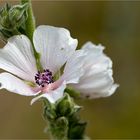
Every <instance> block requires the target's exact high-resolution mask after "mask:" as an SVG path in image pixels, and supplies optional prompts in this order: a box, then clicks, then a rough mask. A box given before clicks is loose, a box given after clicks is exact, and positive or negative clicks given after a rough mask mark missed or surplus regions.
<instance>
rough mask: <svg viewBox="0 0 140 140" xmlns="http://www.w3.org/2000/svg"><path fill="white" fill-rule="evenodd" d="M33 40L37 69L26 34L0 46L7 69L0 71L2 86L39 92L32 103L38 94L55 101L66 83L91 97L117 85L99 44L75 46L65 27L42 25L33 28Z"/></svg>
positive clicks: (25, 92)
mask: <svg viewBox="0 0 140 140" xmlns="http://www.w3.org/2000/svg"><path fill="white" fill-rule="evenodd" d="M33 44H34V47H35V49H36V51H37V52H38V53H40V62H41V65H42V67H43V69H44V70H43V71H38V70H37V67H36V60H35V57H34V52H33V48H32V44H31V42H30V40H29V39H28V38H27V37H26V36H25V35H17V36H13V37H11V38H10V39H8V43H7V44H6V46H5V47H4V48H3V49H0V68H1V69H4V70H6V71H8V72H9V73H8V72H3V73H1V74H0V86H1V87H0V88H1V89H2V88H5V89H7V90H9V91H11V92H14V93H17V94H21V95H25V96H36V95H38V94H39V93H40V94H41V95H39V96H37V97H35V98H34V99H33V100H32V101H31V104H32V103H33V102H35V101H36V100H38V99H39V98H41V97H45V98H47V99H48V100H49V101H50V102H51V103H54V102H55V101H57V100H58V99H60V98H61V97H63V94H64V89H65V88H66V84H69V85H71V86H73V87H75V88H76V89H77V90H79V91H80V92H81V93H82V95H85V96H90V97H93V98H94V97H105V96H109V95H111V94H112V93H114V91H115V89H116V88H117V85H114V81H113V78H112V70H111V68H112V65H111V60H110V59H109V58H108V57H107V56H105V55H104V54H103V52H102V50H103V49H102V47H100V46H98V47H96V46H94V45H93V44H91V43H87V44H86V45H85V46H84V47H83V48H82V49H81V50H75V49H76V47H77V40H76V39H73V38H72V37H71V36H70V33H69V31H68V30H66V29H64V28H57V27H52V26H45V25H42V26H39V27H38V28H37V29H36V30H35V32H34V35H33ZM64 64H65V68H64V72H63V74H62V76H61V77H60V78H59V79H58V80H57V81H54V80H53V76H54V75H55V73H56V72H57V71H59V70H60V68H61V67H62V66H64ZM11 73H12V74H13V75H12V74H11ZM29 83H32V84H33V85H31V84H29Z"/></svg>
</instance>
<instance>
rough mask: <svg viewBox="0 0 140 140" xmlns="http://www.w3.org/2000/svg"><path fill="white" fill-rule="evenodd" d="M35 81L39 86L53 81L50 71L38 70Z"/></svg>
mask: <svg viewBox="0 0 140 140" xmlns="http://www.w3.org/2000/svg"><path fill="white" fill-rule="evenodd" d="M35 82H36V84H38V85H39V86H41V87H44V86H45V85H48V84H51V83H53V82H54V81H53V76H52V72H51V71H50V70H49V69H45V70H43V71H42V72H41V71H38V73H37V74H36V75H35Z"/></svg>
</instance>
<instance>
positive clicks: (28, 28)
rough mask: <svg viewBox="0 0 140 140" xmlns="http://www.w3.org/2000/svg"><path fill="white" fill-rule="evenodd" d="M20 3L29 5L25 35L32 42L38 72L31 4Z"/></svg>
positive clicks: (28, 0)
mask: <svg viewBox="0 0 140 140" xmlns="http://www.w3.org/2000/svg"><path fill="white" fill-rule="evenodd" d="M21 3H22V4H24V3H29V8H28V11H27V12H28V18H27V20H26V24H25V26H26V31H25V32H26V35H27V36H28V38H29V39H30V40H31V42H32V46H33V51H34V56H35V58H36V65H37V69H38V70H42V66H41V63H40V55H39V53H38V52H36V50H35V47H34V45H33V33H34V30H35V18H34V15H33V10H32V3H31V0H21Z"/></svg>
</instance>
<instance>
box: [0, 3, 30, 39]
mask: <svg viewBox="0 0 140 140" xmlns="http://www.w3.org/2000/svg"><path fill="white" fill-rule="evenodd" d="M27 10H28V3H25V4H23V5H14V6H10V5H9V4H6V5H4V6H3V7H2V8H1V9H0V36H1V38H2V39H4V40H7V39H8V38H9V37H11V36H13V35H17V34H20V33H24V32H25V21H26V19H27V17H28V15H27Z"/></svg>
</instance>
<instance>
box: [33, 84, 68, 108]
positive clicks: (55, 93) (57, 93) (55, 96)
mask: <svg viewBox="0 0 140 140" xmlns="http://www.w3.org/2000/svg"><path fill="white" fill-rule="evenodd" d="M65 88H66V82H65V81H64V82H63V83H62V84H61V85H60V87H58V88H57V89H55V90H51V91H50V92H48V93H43V94H42V95H39V96H37V97H35V98H33V99H32V101H31V105H32V104H33V103H34V102H36V101H37V100H38V99H40V98H47V99H48V100H49V102H51V103H55V102H56V101H57V100H59V99H60V98H62V97H63V95H64V89H65Z"/></svg>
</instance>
